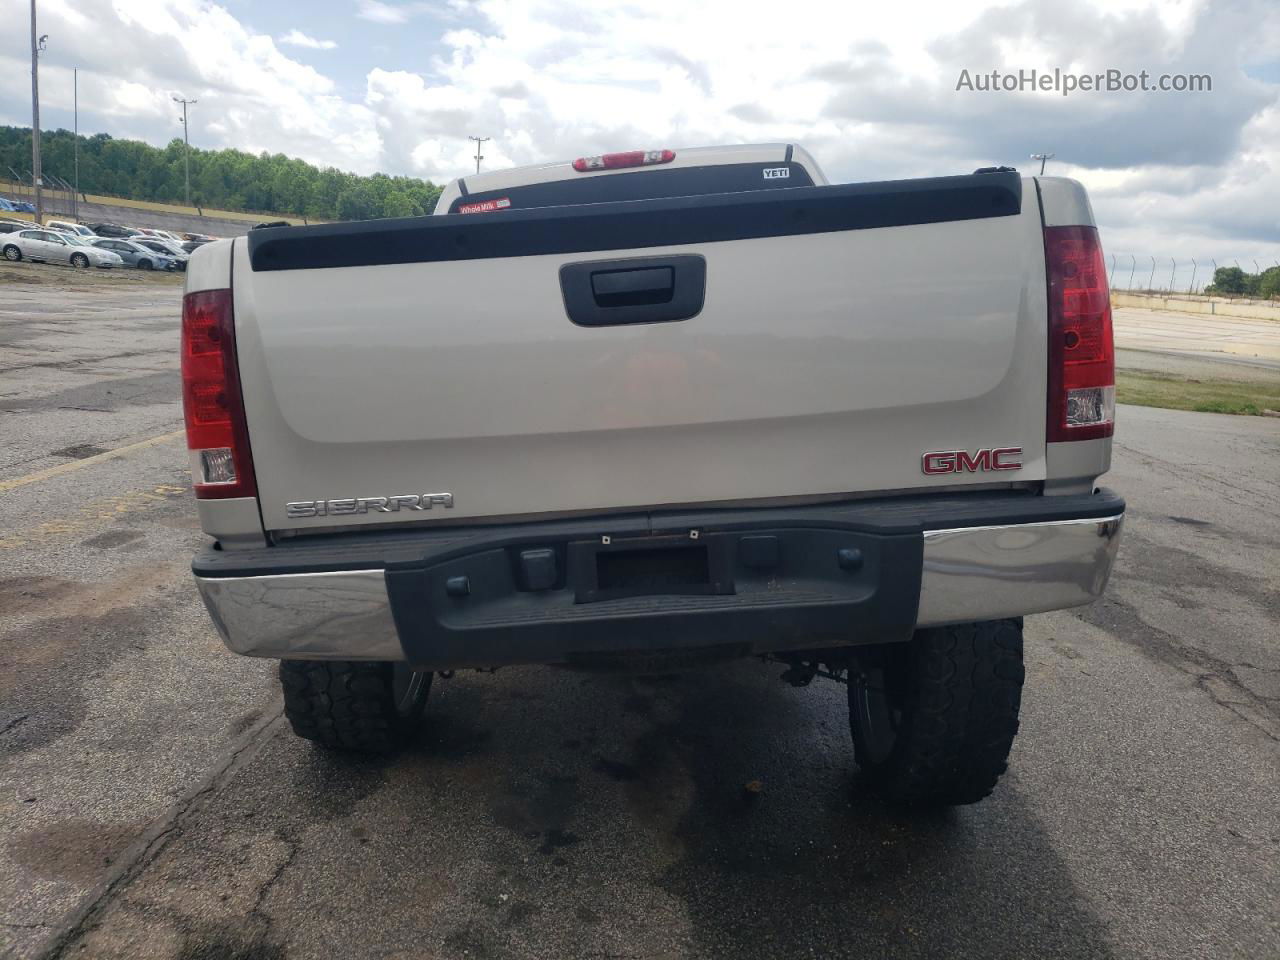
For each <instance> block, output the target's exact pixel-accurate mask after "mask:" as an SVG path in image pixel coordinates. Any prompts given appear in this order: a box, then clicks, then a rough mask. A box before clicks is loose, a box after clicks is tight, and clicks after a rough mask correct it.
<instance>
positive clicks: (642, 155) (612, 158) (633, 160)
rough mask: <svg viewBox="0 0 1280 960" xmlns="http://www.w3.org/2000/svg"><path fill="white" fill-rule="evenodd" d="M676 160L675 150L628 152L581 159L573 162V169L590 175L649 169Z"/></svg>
mask: <svg viewBox="0 0 1280 960" xmlns="http://www.w3.org/2000/svg"><path fill="white" fill-rule="evenodd" d="M675 158H676V152H675V151H674V150H628V151H627V152H626V153H605V154H601V155H600V156H598V157H579V158H578V159H577V160H575V161H573V169H575V170H577V171H578V172H579V173H588V172H590V171H592V170H621V169H622V168H623V167H647V166H649V165H650V164H654V163H670V162H671V161H672V160H674V159H675Z"/></svg>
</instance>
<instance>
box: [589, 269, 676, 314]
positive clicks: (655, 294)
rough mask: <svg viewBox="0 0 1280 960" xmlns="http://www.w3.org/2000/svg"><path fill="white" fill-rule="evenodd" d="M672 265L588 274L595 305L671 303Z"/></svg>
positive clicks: (623, 305)
mask: <svg viewBox="0 0 1280 960" xmlns="http://www.w3.org/2000/svg"><path fill="white" fill-rule="evenodd" d="M675 275H676V271H675V268H674V267H646V268H644V269H642V270H602V271H600V272H598V273H593V274H591V292H592V293H593V294H595V299H596V306H597V307H638V306H642V305H645V304H652V303H670V302H671V297H672V296H673V295H674V294H675V292H676V290H675V287H676V281H675Z"/></svg>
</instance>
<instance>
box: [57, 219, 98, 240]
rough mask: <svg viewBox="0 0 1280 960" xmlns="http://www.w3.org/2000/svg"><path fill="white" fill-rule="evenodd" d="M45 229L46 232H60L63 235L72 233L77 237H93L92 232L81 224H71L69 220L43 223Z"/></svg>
mask: <svg viewBox="0 0 1280 960" xmlns="http://www.w3.org/2000/svg"><path fill="white" fill-rule="evenodd" d="M45 228H46V229H48V230H61V231H62V232H63V233H74V234H75V235H76V236H78V237H90V238H92V237H95V236H97V234H95V233H94V232H93V231H92V230H90V229H89V228H88V227H86V226H85V225H84V224H83V223H72V222H71V221H70V220H48V221H46V222H45Z"/></svg>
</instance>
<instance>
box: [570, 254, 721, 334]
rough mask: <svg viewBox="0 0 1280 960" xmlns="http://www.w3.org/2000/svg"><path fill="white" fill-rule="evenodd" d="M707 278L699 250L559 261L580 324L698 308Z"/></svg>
mask: <svg viewBox="0 0 1280 960" xmlns="http://www.w3.org/2000/svg"><path fill="white" fill-rule="evenodd" d="M706 279H707V261H706V260H705V259H703V258H702V257H700V256H694V255H681V256H675V257H637V258H632V259H627V260H592V261H587V262H584V263H567V264H565V265H564V266H562V267H561V268H560V292H561V294H562V295H563V296H564V308H565V313H566V314H567V315H568V317H569V319H570V320H571V321H572V322H573V323H575V324H577V325H578V326H580V327H609V326H621V325H624V324H631V323H669V322H671V321H673V320H688V319H689V318H690V317H694V316H697V315H698V313H700V312H701V311H702V301H703V296H704V294H705V290H706Z"/></svg>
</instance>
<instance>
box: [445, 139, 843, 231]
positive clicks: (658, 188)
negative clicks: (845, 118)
mask: <svg viewBox="0 0 1280 960" xmlns="http://www.w3.org/2000/svg"><path fill="white" fill-rule="evenodd" d="M641 153H643V152H641ZM668 153H669V154H672V156H671V157H670V159H666V157H665V154H668ZM659 154H661V155H663V156H662V159H655V160H652V161H650V162H643V161H641V162H636V163H634V164H633V165H629V166H622V167H614V168H606V169H598V168H596V169H592V168H590V167H588V169H580V168H581V167H582V166H587V164H584V163H582V162H581V161H578V163H577V164H576V165H575V162H574V161H569V160H564V161H559V162H556V163H543V164H534V165H531V166H526V167H514V168H511V169H509V170H494V171H491V172H486V173H480V174H476V175H474V176H470V177H462V178H459V179H457V180H454V181H451V182H450V183H449V184H448V185H447V186H446V187H445V188H444V190H443V191H442V192H441V194H440V199H439V200H438V201H437V203H436V208H435V213H437V214H447V213H491V212H496V211H499V210H519V209H530V208H534V207H551V206H564V205H571V204H582V203H604V202H608V201H613V200H652V199H655V198H658V197H680V196H697V195H700V194H706V193H734V192H738V191H743V190H761V189H776V188H779V187H808V186H823V185H826V184H827V182H828V181H827V178H826V176H825V175H824V174H823V173H822V170H821V169H820V168H819V167H818V164H817V162H816V161H815V160H814V159H813V157H812V156H810V154H809V152H808V151H807V150H805V149H803V148H802V147H798V146H795V145H794V144H789V143H761V144H738V145H731V146H718V147H692V148H686V149H679V150H674V151H652V152H651V153H650V154H649V155H650V156H651V157H652V156H655V155H659ZM616 156H619V155H616V154H605V155H604V157H606V158H609V157H616ZM584 159H586V160H597V159H599V158H584Z"/></svg>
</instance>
